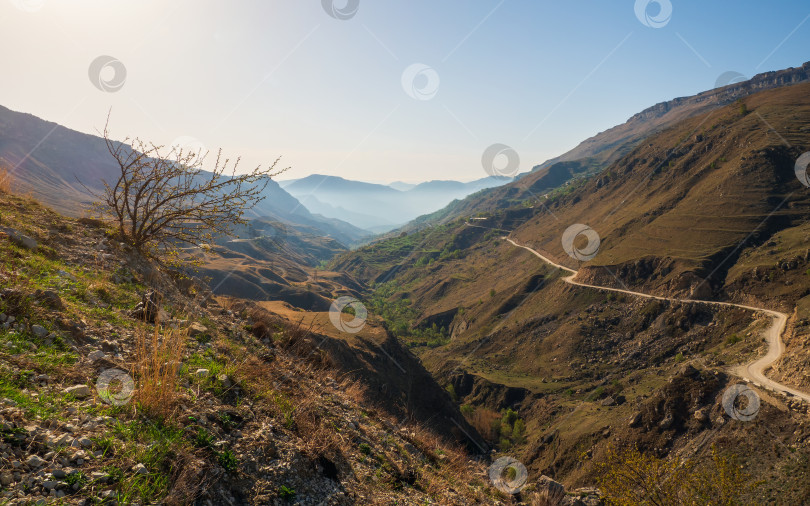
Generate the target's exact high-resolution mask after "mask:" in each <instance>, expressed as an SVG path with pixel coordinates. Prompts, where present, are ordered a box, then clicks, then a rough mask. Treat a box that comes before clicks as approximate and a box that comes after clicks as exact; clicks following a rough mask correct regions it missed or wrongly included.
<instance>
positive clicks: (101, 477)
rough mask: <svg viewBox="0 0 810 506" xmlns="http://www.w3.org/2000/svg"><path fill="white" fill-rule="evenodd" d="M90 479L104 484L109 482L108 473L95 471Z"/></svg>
mask: <svg viewBox="0 0 810 506" xmlns="http://www.w3.org/2000/svg"><path fill="white" fill-rule="evenodd" d="M90 479H91V480H92V481H95V482H98V483H104V482H105V481H107V473H102V472H101V471H93V472H92V473H90Z"/></svg>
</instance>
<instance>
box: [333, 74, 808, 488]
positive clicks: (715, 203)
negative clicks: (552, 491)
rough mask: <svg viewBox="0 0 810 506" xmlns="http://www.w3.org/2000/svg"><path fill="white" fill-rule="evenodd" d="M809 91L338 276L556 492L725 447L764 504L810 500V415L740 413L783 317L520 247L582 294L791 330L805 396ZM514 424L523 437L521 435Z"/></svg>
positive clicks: (791, 366)
mask: <svg viewBox="0 0 810 506" xmlns="http://www.w3.org/2000/svg"><path fill="white" fill-rule="evenodd" d="M808 91H810V85H807V84H798V85H795V86H787V87H784V88H779V89H776V90H770V91H765V92H761V93H758V94H754V95H751V96H749V97H747V98H745V99H743V100H742V101H739V102H735V103H733V104H731V105H728V106H726V107H724V108H720V109H717V110H714V111H711V112H709V113H706V114H703V115H700V116H695V117H693V118H690V119H687V120H685V121H683V122H681V123H678V124H677V125H675V126H673V127H671V128H668V129H667V130H665V131H663V132H661V133H659V134H655V135H653V136H651V137H649V138H647V139H645V140H644V141H643V142H641V143H640V144H639V145H638V146H637V147H636V148H635V149H633V150H632V151H630V152H629V153H627V154H626V155H625V156H623V157H621V158H620V159H618V161H616V162H615V163H613V164H612V165H610V166H609V167H608V168H606V169H605V170H604V171H603V172H600V173H599V174H597V175H595V176H593V177H590V178H583V179H580V180H578V181H577V182H575V183H571V184H568V185H565V186H563V187H560V188H557V189H553V190H550V191H545V190H543V191H539V192H538V193H536V194H534V195H533V197H532V198H531V199H529V200H528V201H523V202H520V204H519V205H516V206H513V207H508V208H499V209H497V210H494V211H492V212H489V213H482V214H478V215H476V216H474V217H470V218H468V219H462V220H455V221H452V222H449V223H446V224H444V225H440V226H432V227H428V228H425V229H423V230H421V231H419V232H415V233H411V234H403V235H402V236H399V237H395V238H391V239H388V240H386V241H382V242H379V243H376V244H372V245H369V246H366V247H363V248H360V249H359V250H357V251H355V252H352V253H350V254H347V255H344V256H343V257H341V258H339V259H338V260H337V261H335V262H333V264H332V267H333V268H334V269H335V270H345V271H346V272H348V273H350V274H352V275H355V276H356V277H358V279H360V280H362V281H366V282H368V283H370V284H372V286H373V291H372V292H370V293H369V295H367V298H368V301H369V304H371V305H372V307H374V308H375V309H376V310H377V311H378V312H379V313H380V314H381V315H383V316H384V317H385V319H386V321H387V323H388V325H389V328H391V329H392V331H394V332H395V333H396V334H397V335H398V337H399V338H400V340H402V341H403V342H404V343H406V344H407V345H408V346H410V347H411V349H412V350H414V352H415V353H417V354H418V355H419V357H420V358H421V360H422V361H423V363H424V364H425V365H426V366H427V367H428V369H429V370H430V371H431V372H433V374H434V376H435V377H437V378H438V379H439V380H440V381H441V382H442V384H444V385H445V387H446V388H447V389H448V390H449V391H450V392H451V393H452V394H453V395H454V396H455V398H456V399H457V402H458V403H459V405H460V406H461V409H462V412H463V413H465V414H466V416H467V418H468V420H470V422H471V423H472V424H473V425H474V426H476V427H477V428H478V429H479V431H480V432H481V434H482V435H483V436H484V437H485V438H487V439H488V440H489V441H490V442H491V443H492V444H493V445H495V446H496V447H497V448H498V449H499V450H500V451H501V452H505V453H508V454H511V455H514V456H516V457H518V458H520V459H522V460H523V461H524V463H526V464H527V465H528V466H529V468H530V469H531V470H533V471H534V472H535V473H537V474H540V473H544V474H548V475H551V476H553V477H555V478H557V479H560V480H561V481H563V482H564V483H566V484H567V485H571V486H579V485H584V484H587V483H589V482H592V481H593V478H594V474H595V472H596V471H595V470H596V469H597V468H598V463H599V462H600V459H603V458H605V457H604V456H605V454H606V453H605V452H607V451H608V448H609V447H610V446H611V445H625V446H627V445H635V446H637V447H639V448H640V449H642V450H643V451H647V452H651V453H653V454H656V455H669V456H681V457H690V456H692V457H701V456H707V455H708V451H709V448H710V447H711V446H712V445H716V447H718V448H720V450H721V451H722V452H725V453H726V454H729V455H731V454H734V455H738V456H741V457H742V460H743V464H742V465H743V466H744V467H745V469H746V470H748V471H750V472H751V476H752V477H751V482H752V483H753V482H754V481H756V479H755V478H754V477H755V476H756V477H757V479H762V480H765V481H766V482H767V483H768V485H767V486H760V487H756V488H755V490H754V491H752V492H750V495H748V496H747V497H748V499H747V501H749V502H760V501H763V500H766V499H770V500H775V501H776V502H778V503H786V504H787V503H801V502H803V501H807V500H808V497H809V496H808V494H810V490H808V489H807V487H806V486H805V485H804V483H803V482H802V481H801V479H800V478H799V476H800V475H801V474H802V473H803V472H804V471H801V470H800V469H804V467H805V466H806V465H807V457H808V449H807V440H808V435H810V434H808V418H807V414H806V412H807V406H806V404H803V403H801V402H798V401H796V400H795V399H791V398H787V399H785V398H784V396H782V395H779V394H775V393H773V392H771V391H769V390H767V389H757V390H756V391H757V395H758V398H760V399H761V401H762V404H761V409H760V411H759V412H758V415H757V416H756V418H755V421H753V422H751V423H746V422H741V421H740V420H737V419H734V418H730V417H729V415H728V412H727V410H725V409H724V406H723V405H722V398H723V394H724V392H726V391H727V390H728V389H729V387H731V386H732V385H734V384H735V383H738V382H740V381H741V380H740V379H739V378H737V377H735V376H734V370H735V369H734V366H735V365H737V364H742V363H747V362H751V361H753V360H754V359H756V357H758V356H760V355H762V354H764V353H765V351H766V350H767V349H768V345H767V344H766V343H765V342H764V336H765V331H766V329H767V328H769V327H770V326H771V318H770V317H769V316H767V315H765V314H763V313H759V312H756V311H752V310H747V309H743V308H739V307H722V306H714V305H707V304H700V303H694V302H688V301H686V302H679V301H673V300H664V301H661V300H650V299H645V298H642V297H638V296H635V295H632V294H621V293H615V292H609V291H605V290H599V289H596V288H587V287H581V286H572V285H571V284H567V283H564V282H563V280H562V278H563V277H566V276H568V275H569V273H568V272H567V271H565V270H564V269H561V268H556V267H554V266H553V265H551V264H549V263H548V262H544V261H543V260H542V259H540V258H538V257H536V256H535V255H532V254H531V253H530V252H528V251H526V250H525V249H523V248H518V247H516V246H515V245H513V244H511V243H509V242H507V241H505V240H504V239H505V238H506V237H509V238H510V239H512V240H513V241H515V243H516V244H519V245H525V246H528V247H531V248H533V249H535V250H537V251H539V252H542V254H544V255H547V256H548V257H549V258H550V259H552V260H553V261H554V262H558V263H561V264H563V265H564V266H568V267H571V268H573V269H577V270H578V271H579V273H578V275H577V276H576V278H575V279H576V280H579V281H580V282H585V283H589V284H593V285H596V286H604V287H609V288H620V289H628V290H631V291H639V292H643V293H650V294H657V295H660V296H671V297H675V298H678V299H689V298H693V299H708V300H729V301H736V302H741V303H745V304H748V305H753V306H756V307H761V308H769V309H775V310H778V311H782V312H785V313H787V314H789V315H791V318H790V319H789V323H788V331H787V333H786V334H785V335H784V336H783V338H784V339H785V341H786V342H787V352H786V353H785V355H784V356H783V358H782V361H781V362H778V363H777V364H776V365H775V366H774V367H773V368H771V369H770V370H768V371H767V373H768V375H769V376H771V377H773V378H775V379H778V380H779V381H783V382H784V383H785V384H787V385H790V386H793V387H799V388H802V387H803V388H804V389H805V391H806V390H807V376H806V375H805V367H804V366H805V365H806V363H807V362H806V359H805V358H804V357H805V355H806V354H805V353H804V349H805V348H804V344H805V343H806V341H807V331H806V326H807V325H808V320H807V317H806V315H804V313H803V312H804V311H805V310H806V302H805V301H804V297H805V296H807V294H808V293H810V278H809V277H808V276H807V274H806V272H805V271H808V267H810V266H807V262H808V255H807V243H806V233H805V229H806V227H807V213H806V210H807V205H808V203H810V200H808V197H809V196H810V190H808V188H806V187H805V186H804V185H803V184H802V183H801V182H800V181H799V180H798V179H797V177H796V175H795V173H794V165H795V163H796V160H797V159H798V158H799V156H800V155H801V154H802V153H804V152H806V151H807V150H808V149H810V144H807V132H808V129H810V99H808ZM514 184H515V183H513V185H514ZM484 198H486V196H485V197H484ZM576 224H582V225H584V227H585V228H589V229H591V230H593V231H595V232H596V234H597V235H598V237H599V239H600V242H599V244H598V248H592V249H589V248H590V247H592V246H594V245H595V244H596V242H595V241H594V240H593V236H591V241H590V243H589V241H588V240H585V239H586V237H582V235H581V234H580V236H578V237H571V238H570V240H569V241H566V240H565V239H564V236H565V233H566V230H567V229H568V228H569V227H570V226H572V225H576ZM585 228H580V229H579V230H580V231H582V230H584V229H585ZM566 242H567V244H565V243H566ZM566 247H567V251H566ZM569 252H570V253H571V255H569ZM510 410H511V411H513V412H517V416H518V418H519V419H520V420H521V430H520V431H519V432H521V434H519V436H520V437H515V436H516V429H515V427H514V423H512V424H510V425H508V426H507V427H504V425H503V421H504V420H508V419H511V420H513V421H514V415H512V414H511V412H510ZM494 421H498V422H494ZM499 424H500V425H499ZM487 427H489V429H487ZM763 441H766V443H763ZM776 483H778V485H777V484H776Z"/></svg>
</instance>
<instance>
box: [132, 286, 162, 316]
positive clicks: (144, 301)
mask: <svg viewBox="0 0 810 506" xmlns="http://www.w3.org/2000/svg"><path fill="white" fill-rule="evenodd" d="M162 301H163V297H161V296H160V294H159V293H158V292H157V291H155V290H147V291H146V292H144V294H143V296H142V297H141V302H139V303H138V305H137V306H135V308H134V309H133V310H132V311H131V313H130V314H131V316H132V317H133V318H137V319H139V320H143V321H146V322H149V323H155V321H156V320H160V321H165V320H166V313H165V311H163V310H162V309H160V304H161V302H162Z"/></svg>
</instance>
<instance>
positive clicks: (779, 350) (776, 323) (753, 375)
mask: <svg viewBox="0 0 810 506" xmlns="http://www.w3.org/2000/svg"><path fill="white" fill-rule="evenodd" d="M501 239H505V240H506V241H508V242H509V243H511V244H512V245H513V246H516V247H518V248H523V249H525V250H528V251H529V252H531V253H532V254H533V255H534V256H536V257H538V258H539V259H540V260H542V261H544V262H546V263H547V264H550V265H553V266H554V267H557V268H558V269H561V270H564V271H567V272H570V273H571V275H570V276H566V277H564V278H562V280H563V281H565V282H566V283H568V284H570V285H575V286H584V287H587V288H594V289H596V290H603V291H607V292H618V293H625V294H628V295H634V296H636V297H644V298H647V299H656V300H666V301H671V302H683V303H692V304H706V305H710V306H728V307H738V308H742V309H747V310H749V311H755V312H759V313H765V314H767V315H768V316H770V317H772V318H773V321H772V323H771V325H770V326H769V327H768V328H767V329H765V337H766V340H767V342H768V353H766V354H765V356H764V357H760V358H758V359H756V360H754V361H753V362H750V363H748V364H743V365H739V366H736V367H734V368H732V369H731V371H730V372H731V373H732V374H735V375H737V376H740V377H741V378H743V379H746V380H748V381H751V382H752V383H754V385H756V386H759V387H763V388H768V389H770V390H773V391H776V392H780V393H787V394H791V395H794V396H796V397H799V398H801V399H804V400H805V401H807V402H810V394H808V393H805V392H801V391H799V390H796V389H795V388H791V387H789V386H786V385H783V384H781V383H777V382H776V381H773V380H771V379H769V378H768V377H767V376H765V369H767V368H768V367H769V366H770V365H771V364H773V363H774V362H776V361H777V360H778V359H779V358H780V357H781V356H782V354H783V353H784V352H785V344H784V343H783V342H782V333H783V332H784V331H785V327H786V326H787V319H788V315H786V314H785V313H780V312H778V311H772V310H770V309H765V308H760V307H753V306H745V305H742V304H734V303H731V302H717V301H711V300H695V299H678V298H674V297H659V296H657V295H649V294H646V293H642V292H634V291H632V290H623V289H621V288H611V287H606V286H599V285H590V284H588V283H580V282H579V281H574V278H575V277H576V276H577V274H578V271H575V270H573V269H569V268H568V267H565V266H564V265H560V264H558V263H556V262H554V261H553V260H551V259H549V258H547V257H545V256H543V255H542V254H540V253H538V252H537V251H535V250H533V249H532V248H530V247H528V246H523V245H521V244H518V243H516V242H515V241H513V240H512V239H510V238H508V237H501Z"/></svg>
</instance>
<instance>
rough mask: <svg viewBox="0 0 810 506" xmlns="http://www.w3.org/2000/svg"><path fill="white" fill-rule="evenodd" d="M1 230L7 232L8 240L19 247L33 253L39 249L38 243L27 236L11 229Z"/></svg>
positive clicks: (4, 228)
mask: <svg viewBox="0 0 810 506" xmlns="http://www.w3.org/2000/svg"><path fill="white" fill-rule="evenodd" d="M0 230H2V231H3V232H5V233H6V235H8V238H9V239H11V241H12V242H13V243H15V244H17V245H18V246H22V247H23V248H26V249H30V250H32V251H33V250H36V249H37V242H36V241H35V240H33V239H31V238H30V237H28V236H27V235H24V234H21V233H20V232H18V231H16V230H14V229H13V228H9V227H2V228H0Z"/></svg>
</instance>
